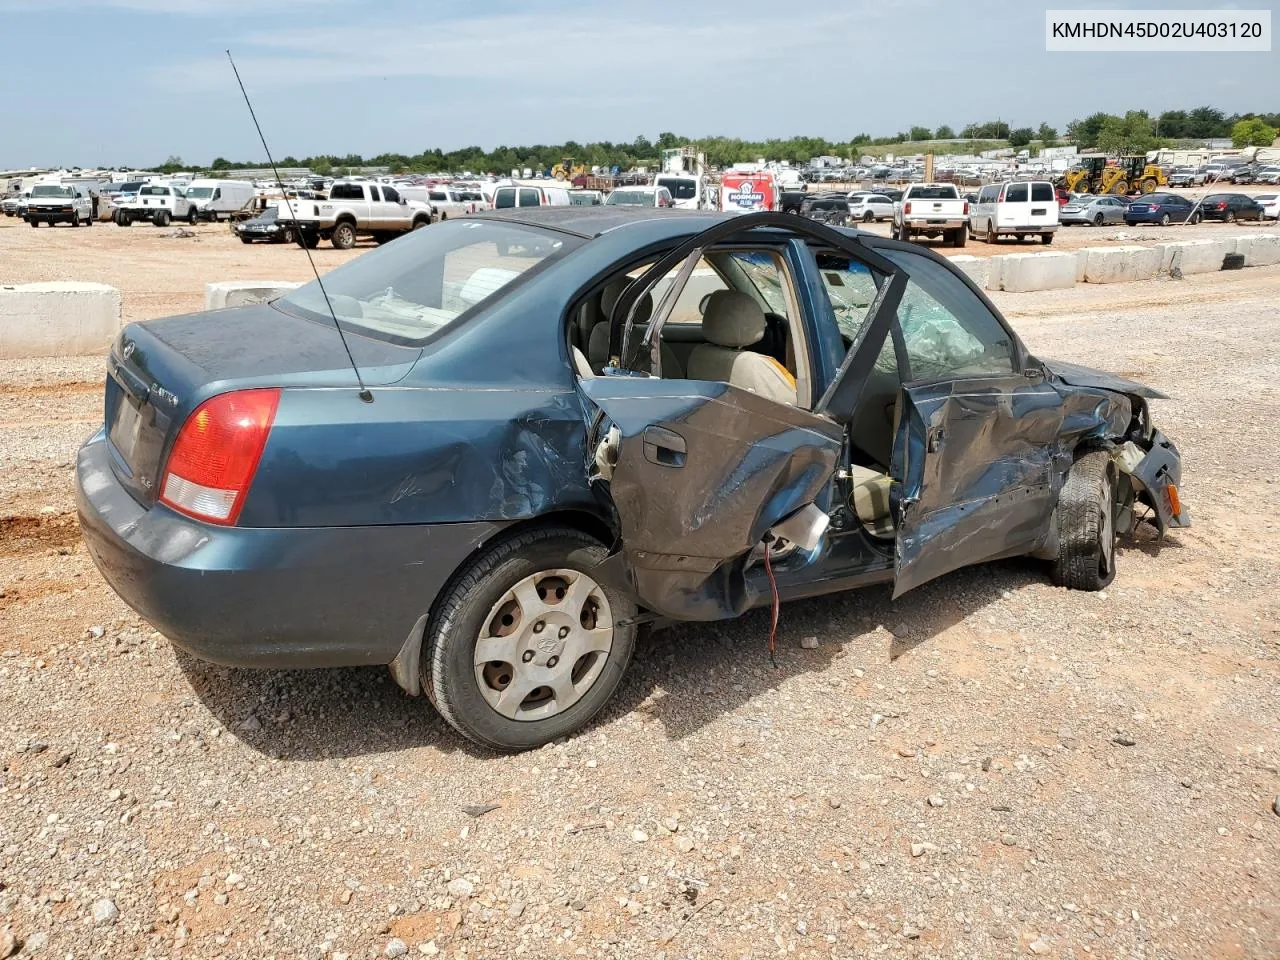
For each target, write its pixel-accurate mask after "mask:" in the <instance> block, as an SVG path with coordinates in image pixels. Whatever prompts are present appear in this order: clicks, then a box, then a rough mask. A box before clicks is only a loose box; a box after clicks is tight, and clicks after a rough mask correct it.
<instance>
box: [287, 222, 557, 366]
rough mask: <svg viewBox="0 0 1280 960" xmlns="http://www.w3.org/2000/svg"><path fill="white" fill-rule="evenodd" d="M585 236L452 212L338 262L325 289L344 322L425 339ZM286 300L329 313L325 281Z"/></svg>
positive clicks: (317, 314) (405, 337) (367, 329)
mask: <svg viewBox="0 0 1280 960" xmlns="http://www.w3.org/2000/svg"><path fill="white" fill-rule="evenodd" d="M580 242H581V241H579V240H577V239H575V238H572V237H569V236H566V235H564V234H560V233H550V232H544V231H541V230H537V229H535V228H533V227H527V226H523V225H517V224H511V223H501V222H498V221H492V220H449V221H447V222H445V223H442V224H439V225H437V226H435V227H432V228H431V229H430V230H415V231H413V232H412V233H410V234H408V235H406V236H404V237H402V238H401V239H399V240H397V241H396V242H395V243H393V244H388V245H387V246H385V247H382V248H380V249H378V250H376V251H373V252H371V253H368V254H366V255H365V256H363V257H361V258H360V259H358V260H353V261H352V262H351V263H348V264H346V265H345V266H342V267H339V268H338V269H337V270H334V271H333V272H332V273H329V274H328V275H326V277H325V279H324V290H325V291H327V292H328V294H329V303H330V304H332V306H333V312H334V313H335V314H336V315H337V317H338V319H339V320H340V321H341V322H342V323H343V325H344V326H345V325H349V326H351V327H354V328H356V329H357V330H360V331H363V332H367V333H371V334H373V335H375V336H377V335H384V336H386V337H388V338H391V339H394V340H400V341H421V340H423V339H425V338H427V337H429V336H431V335H432V334H433V333H436V332H437V331H438V330H441V329H443V328H444V327H445V326H447V325H448V324H449V323H451V322H453V321H454V320H456V319H457V318H458V317H459V316H461V315H462V314H464V313H466V312H467V311H468V310H470V309H471V308H472V307H475V306H477V305H478V304H480V303H482V302H484V301H485V300H487V299H489V298H490V297H492V296H493V295H495V294H496V293H498V292H499V291H501V290H503V289H505V288H507V287H508V286H511V285H513V284H518V283H520V282H521V277H522V275H523V274H525V273H527V272H528V271H529V270H531V269H532V268H534V267H537V266H538V265H539V264H541V263H544V262H546V261H549V260H553V259H558V258H559V257H561V256H563V255H564V254H566V253H568V252H569V251H570V250H571V249H573V248H574V247H576V246H577V245H578V244H579V243H580ZM279 302H280V303H281V304H283V305H286V306H292V307H295V308H297V309H300V310H302V311H303V312H305V313H306V314H308V315H310V316H312V317H314V318H317V319H321V320H329V308H328V306H327V305H326V303H325V297H324V291H322V290H321V289H320V286H319V284H318V283H315V282H312V283H309V284H307V285H306V286H304V287H301V288H299V289H298V290H295V291H294V292H293V293H291V294H289V296H287V297H285V298H284V299H283V300H282V301H279Z"/></svg>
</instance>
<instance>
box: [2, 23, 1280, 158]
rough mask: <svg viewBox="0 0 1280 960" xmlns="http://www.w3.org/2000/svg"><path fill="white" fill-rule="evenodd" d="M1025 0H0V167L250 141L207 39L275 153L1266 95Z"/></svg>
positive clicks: (1277, 77)
mask: <svg viewBox="0 0 1280 960" xmlns="http://www.w3.org/2000/svg"><path fill="white" fill-rule="evenodd" d="M1272 2H1273V3H1274V0H1272ZM1047 5H1048V6H1051V7H1053V8H1062V7H1067V6H1069V4H1068V3H1066V2H1065V0H1055V2H1053V3H1050V4H1047ZM1210 5H1211V4H1209V3H1208V2H1207V0H1199V2H1198V3H1190V4H1178V3H1175V2H1173V0H1163V2H1154V3H1151V2H1148V3H1142V2H1129V3H1125V4H1123V5H1122V6H1123V7H1124V8H1134V7H1144V6H1146V7H1164V8H1168V7H1179V6H1181V7H1186V8H1194V7H1207V6H1210ZM1077 6H1082V7H1092V8H1098V7H1105V6H1121V5H1118V4H1108V3H1106V2H1104V0H1093V2H1092V3H1086V4H1078V5H1077ZM1238 6H1241V7H1246V8H1255V9H1257V8H1262V9H1273V17H1274V18H1275V19H1276V21H1277V24H1278V25H1280V17H1275V16H1274V14H1275V12H1274V8H1273V7H1272V6H1268V5H1267V4H1264V3H1258V2H1252V3H1250V2H1245V3H1241V4H1239V5H1238ZM1045 7H1046V4H1045V3H1043V2H1022V0H891V2H885V0H876V2H873V3H864V2H826V3H824V2H819V3H814V4H789V3H783V2H779V0H768V2H763V0H680V2H673V0H650V2H645V3H628V4H620V3H613V2H609V0H595V2H593V3H585V4H584V3H581V2H573V3H570V2H567V0H545V2H541V3H537V4H533V3H516V2H510V0H508V2H493V0H471V2H432V0H417V2H413V0H377V2H375V0H364V2H360V0H0V35H3V36H4V37H6V40H5V42H4V44H3V50H2V52H0V90H3V91H5V92H6V93H7V94H8V98H7V99H8V104H7V109H6V110H5V113H4V120H3V124H2V125H0V167H17V166H25V165H27V164H38V165H53V164H63V165H80V166H89V165H94V164H109V165H117V164H139V165H141V164H151V163H157V162H161V161H163V160H164V159H165V158H166V157H168V156H170V155H175V154H176V155H178V156H181V157H182V158H183V159H184V160H186V161H187V162H188V163H196V162H199V163H208V162H209V161H211V160H212V159H213V158H214V157H215V156H225V157H228V158H232V159H247V158H258V157H260V156H261V148H260V147H259V145H258V143H257V140H256V137H255V134H254V131H253V127H252V125H251V124H250V122H249V118H248V115H247V113H246V112H245V109H244V104H243V102H242V101H241V100H240V96H239V91H238V90H237V89H236V87H235V81H234V78H233V76H232V74H231V71H230V68H229V67H228V65H227V61H226V57H225V55H224V53H223V51H224V50H225V49H226V48H228V47H230V48H231V50H232V52H233V53H234V54H235V56H236V60H237V63H238V65H239V67H240V72H241V74H242V75H243V77H244V80H245V83H246V85H247V86H248V88H249V92H250V95H251V96H252V97H253V99H254V105H255V107H256V108H257V110H258V116H259V119H260V120H261V121H262V123H263V126H264V128H265V130H266V133H267V137H268V141H269V142H270V144H271V147H272V150H273V151H274V152H275V154H276V156H277V157H282V156H284V155H286V154H293V155H295V156H304V155H307V154H312V153H318V152H329V153H335V154H344V153H347V152H355V153H361V154H364V155H365V156H372V155H375V154H378V153H380V152H383V151H394V152H401V153H410V154H412V153H418V152H420V151H421V150H423V149H426V148H432V147H437V146H438V147H440V148H442V149H446V150H447V149H452V148H456V147H461V146H466V145H469V144H479V145H481V146H483V147H486V148H492V147H494V146H496V145H499V144H508V145H514V144H523V143H558V142H561V141H563V140H565V139H570V138H572V139H575V140H579V141H583V142H585V141H589V140H597V139H608V140H627V141H629V140H632V139H634V138H635V136H636V135H637V134H641V133H643V134H645V135H646V136H648V137H651V138H652V137H654V136H656V135H657V134H658V133H659V132H660V131H663V130H673V131H675V132H677V133H681V134H685V135H689V136H696V135H710V134H724V135H729V136H742V137H748V138H763V137H769V136H791V135H794V134H811V135H819V136H826V137H828V138H831V139H846V138H849V137H852V136H853V135H854V134H856V133H859V132H867V133H871V134H873V135H876V134H891V133H893V132H895V131H897V130H905V129H907V128H908V127H909V126H910V125H912V124H917V123H918V124H923V125H925V126H928V127H936V126H937V125H939V124H942V123H947V124H950V125H952V126H954V127H957V128H958V127H960V126H962V125H963V124H965V123H967V122H969V121H973V120H986V119H993V118H995V117H997V116H999V117H1000V118H1001V119H1004V120H1007V121H1009V122H1011V123H1012V124H1013V125H1014V126H1024V125H1026V126H1036V125H1037V124H1039V123H1040V121H1041V120H1047V121H1049V122H1050V123H1051V124H1053V125H1055V126H1057V127H1058V128H1059V129H1061V128H1063V127H1064V126H1065V124H1066V122H1067V121H1068V120H1070V119H1071V118H1073V117H1079V116H1084V115H1086V114H1088V113H1091V112H1093V111H1095V110H1103V109H1106V110H1116V109H1123V108H1125V107H1143V108H1146V109H1148V110H1150V111H1153V112H1157V111H1160V110H1163V109H1169V108H1178V107H1193V106H1197V105H1200V104H1211V105H1214V106H1218V107H1221V108H1223V109H1224V110H1226V111H1228V112H1233V111H1239V110H1248V109H1254V110H1280V55H1278V54H1277V52H1276V51H1273V52H1271V53H1234V54H1224V53H1215V54H1159V53H1145V54H1132V53H1131V54H1079V53H1072V54H1064V53H1046V52H1045V50H1044V10H1045ZM1223 8H1224V10H1225V9H1226V7H1225V5H1224V7H1223ZM36 36H38V37H39V38H40V39H39V43H34V42H33V43H25V42H23V38H24V37H36ZM15 41H16V42H15ZM904 50H908V51H910V53H909V55H907V56H904V55H903V51H904ZM55 51H56V52H55Z"/></svg>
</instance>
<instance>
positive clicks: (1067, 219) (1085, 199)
mask: <svg viewBox="0 0 1280 960" xmlns="http://www.w3.org/2000/svg"><path fill="white" fill-rule="evenodd" d="M1128 208H1129V205H1128V204H1127V203H1124V202H1122V201H1121V200H1120V198H1119V197H1112V196H1101V197H1096V196H1093V195H1092V194H1088V193H1075V194H1072V195H1071V198H1070V199H1069V200H1068V201H1067V202H1066V203H1065V204H1064V205H1063V206H1062V207H1061V208H1060V209H1059V211H1058V222H1059V223H1062V224H1068V223H1077V224H1079V223H1087V224H1090V225H1092V226H1095V227H1101V226H1104V225H1105V224H1108V223H1124V222H1125V221H1124V213H1125V211H1126V210H1127V209H1128Z"/></svg>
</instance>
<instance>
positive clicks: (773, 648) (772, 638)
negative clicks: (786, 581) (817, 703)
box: [764, 540, 778, 667]
mask: <svg viewBox="0 0 1280 960" xmlns="http://www.w3.org/2000/svg"><path fill="white" fill-rule="evenodd" d="M771 545H772V543H771V541H769V540H766V541H765V543H764V572H765V573H767V574H768V575H769V590H770V591H771V592H772V593H773V621H772V622H771V623H770V624H769V662H770V663H772V664H773V665H774V666H775V667H776V666H777V665H778V657H777V650H778V581H777V580H775V579H773V565H772V564H771V563H770V562H769V550H770V547H771Z"/></svg>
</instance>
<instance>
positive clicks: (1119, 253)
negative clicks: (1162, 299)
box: [1076, 244, 1161, 283]
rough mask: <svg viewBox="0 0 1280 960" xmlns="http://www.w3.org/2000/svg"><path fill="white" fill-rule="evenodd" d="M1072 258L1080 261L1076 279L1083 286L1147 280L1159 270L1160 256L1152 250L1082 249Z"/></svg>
mask: <svg viewBox="0 0 1280 960" xmlns="http://www.w3.org/2000/svg"><path fill="white" fill-rule="evenodd" d="M1076 255H1077V256H1078V257H1079V258H1080V263H1079V267H1080V269H1079V277H1080V279H1081V280H1083V281H1084V282H1085V283H1128V282H1130V281H1133V280H1150V279H1151V278H1152V277H1154V276H1155V275H1156V273H1158V272H1159V270H1160V257H1161V253H1160V251H1159V250H1157V249H1156V248H1154V247H1140V246H1136V245H1132V244H1124V245H1120V246H1114V247H1085V248H1084V249H1082V250H1078V251H1077V252H1076Z"/></svg>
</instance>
